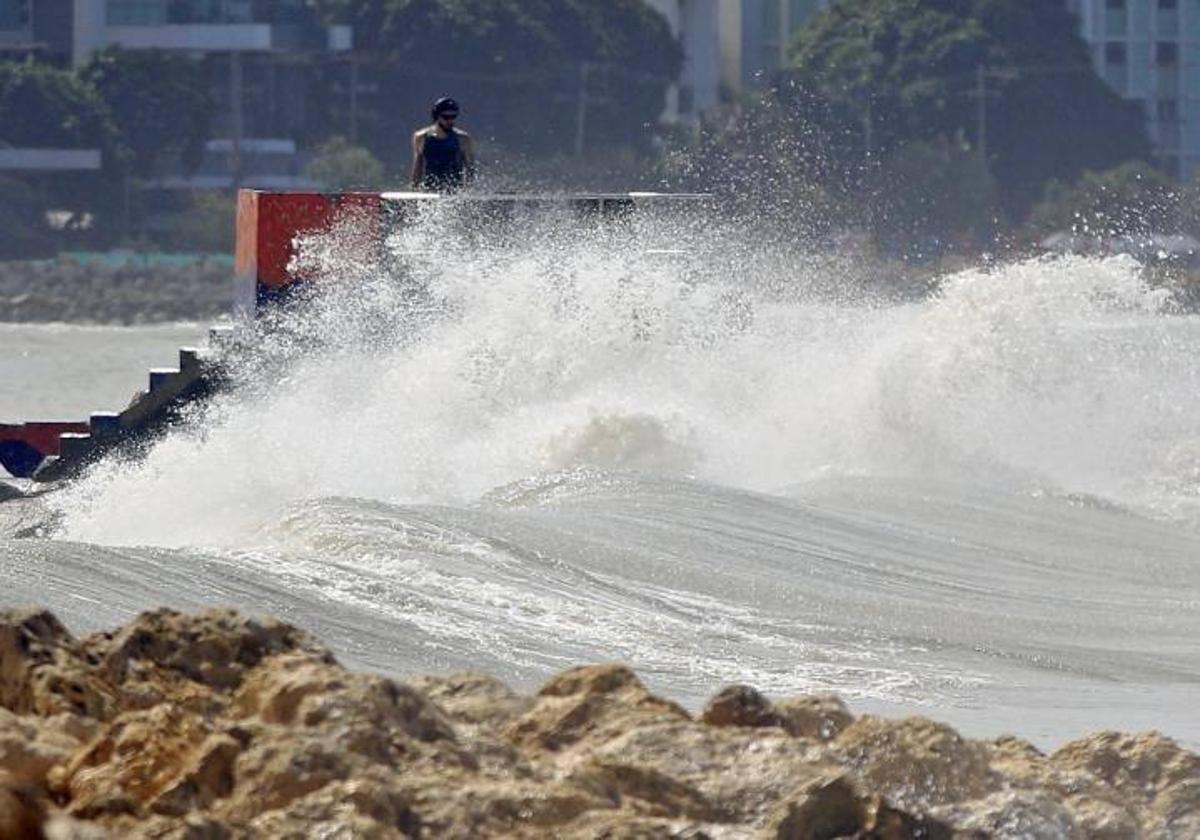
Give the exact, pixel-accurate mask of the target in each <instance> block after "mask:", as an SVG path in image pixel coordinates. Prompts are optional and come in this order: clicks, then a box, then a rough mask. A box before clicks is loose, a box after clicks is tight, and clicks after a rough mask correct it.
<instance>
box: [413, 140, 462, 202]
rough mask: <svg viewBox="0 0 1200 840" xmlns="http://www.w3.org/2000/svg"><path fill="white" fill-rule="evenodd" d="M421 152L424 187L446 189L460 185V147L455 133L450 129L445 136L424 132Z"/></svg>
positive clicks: (453, 188)
mask: <svg viewBox="0 0 1200 840" xmlns="http://www.w3.org/2000/svg"><path fill="white" fill-rule="evenodd" d="M421 154H422V155H423V156H424V158H425V177H424V180H423V181H422V183H423V184H424V185H425V189H427V190H440V191H446V190H455V189H458V188H459V187H461V186H462V184H463V159H462V149H461V148H460V146H459V142H458V135H457V134H456V133H454V132H453V131H451V132H450V133H449V134H447V135H446V136H445V137H436V136H434V135H433V134H432V133H429V134H426V135H425V145H424V146H422V148H421Z"/></svg>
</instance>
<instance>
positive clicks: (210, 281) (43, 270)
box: [0, 254, 233, 325]
mask: <svg viewBox="0 0 1200 840" xmlns="http://www.w3.org/2000/svg"><path fill="white" fill-rule="evenodd" d="M232 300H233V268H232V265H231V264H229V263H228V261H223V260H217V259H194V260H178V261H176V262H159V263H153V262H150V261H148V260H147V259H144V258H138V256H137V255H135V254H131V255H129V258H128V259H127V260H124V261H122V260H120V259H114V260H110V261H99V260H85V261H81V260H78V259H75V258H72V257H69V256H62V257H58V258H56V259H53V260H31V261H27V262H0V321H3V322H10V323H13V322H26V323H32V322H48V321H55V322H59V321H61V322H67V323H82V324H121V325H127V324H153V323H162V322H169V321H198V320H205V319H208V318H217V317H220V316H221V315H223V314H226V313H227V312H229V309H230V306H231V304H232Z"/></svg>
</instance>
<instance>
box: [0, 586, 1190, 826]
mask: <svg viewBox="0 0 1200 840" xmlns="http://www.w3.org/2000/svg"><path fill="white" fill-rule="evenodd" d="M490 836H505V837H527V838H535V837H568V838H569V837H578V838H585V837H588V838H590V837H609V838H656V837H688V838H702V837H711V838H732V837H768V838H832V837H858V838H907V837H924V838H968V837H989V836H996V837H1038V838H1043V837H1044V838H1056V837H1062V838H1092V837H1099V838H1127V837H1155V838H1157V837H1180V838H1183V837H1196V836H1200V758H1198V757H1197V756H1196V755H1193V754H1192V753H1189V752H1187V751H1185V750H1182V749H1180V748H1179V747H1178V746H1177V745H1176V744H1175V743H1174V742H1172V741H1171V740H1170V739H1167V738H1164V737H1162V736H1161V735H1158V734H1156V733H1148V734H1142V735H1136V736H1131V735H1121V734H1117V733H1099V734H1096V735H1093V736H1090V737H1088V738H1084V739H1081V740H1078V741H1075V742H1072V743H1070V744H1067V745H1066V746H1064V747H1063V748H1062V749H1060V750H1058V751H1057V752H1056V753H1054V754H1052V755H1045V754H1043V753H1041V752H1039V751H1038V750H1037V749H1035V748H1034V747H1033V746H1031V745H1030V744H1028V743H1025V742H1023V741H1020V740H1017V739H1015V738H1001V739H998V740H995V741H973V740H968V739H965V738H963V737H961V736H959V735H958V734H957V733H956V732H954V731H953V730H952V729H950V728H949V727H946V726H944V725H941V724H938V723H934V722H933V721H930V720H926V719H923V718H909V719H906V720H885V719H881V718H876V717H869V716H867V717H861V718H858V719H855V718H854V717H853V716H852V715H851V714H850V713H849V712H848V711H847V710H846V707H845V706H844V705H843V704H842V703H841V702H840V701H839V700H837V699H836V698H834V697H829V696H818V697H800V698H792V699H788V700H783V701H777V702H773V701H770V700H768V699H767V698H765V697H763V696H762V695H761V694H759V693H758V692H757V691H755V690H754V689H752V688H749V687H746V686H731V687H729V688H726V689H724V690H722V691H721V692H719V693H718V694H717V695H716V696H714V697H713V699H712V700H711V701H710V702H709V704H708V705H707V707H706V708H705V709H704V710H703V712H702V713H701V714H700V715H698V716H695V717H694V716H692V715H690V714H689V713H688V712H687V711H686V710H684V709H683V708H681V707H679V706H678V705H676V704H675V703H672V702H670V701H669V700H666V699H663V698H660V697H656V696H654V695H653V694H651V693H650V692H648V691H647V690H646V689H645V687H644V686H643V685H642V684H641V682H639V680H638V679H637V677H636V676H635V675H634V674H633V673H632V672H630V671H629V670H628V669H627V668H624V667H622V666H620V665H600V666H591V667H583V668H576V669H573V670H570V671H567V672H565V673H563V674H560V675H559V676H557V677H555V678H554V679H552V680H550V682H548V683H547V684H546V685H545V686H544V687H543V688H542V689H541V691H539V692H538V693H537V695H535V696H533V697H526V696H521V695H518V694H516V693H514V692H513V691H511V690H509V689H508V688H507V687H506V686H504V685H503V684H501V683H499V682H497V681H496V680H494V679H491V678H489V677H486V676H483V675H479V674H458V675H453V676H448V677H422V678H418V679H414V680H410V681H408V682H399V681H396V680H392V679H387V678H385V677H381V676H376V675H370V674H353V673H350V672H348V671H346V670H345V669H343V668H342V667H341V666H339V665H338V664H337V663H336V661H335V660H334V658H333V656H332V655H331V654H330V653H329V651H328V650H327V649H325V648H324V647H323V646H322V645H320V644H319V643H318V642H317V641H316V640H314V639H313V638H311V637H310V636H308V635H307V634H305V633H304V632H303V631H301V630H298V629H296V628H294V627H291V626H289V625H287V624H283V623H280V622H276V621H271V620H255V619H251V618H247V617H245V616H242V615H239V614H237V613H234V612H231V611H209V612H205V613H201V614H199V615H183V614H180V613H176V612H173V611H170V610H159V611H156V612H151V613H146V614H143V615H142V616H140V617H139V618H138V619H136V620H135V621H133V622H131V623H130V624H129V625H128V626H126V627H124V628H122V629H120V630H117V631H115V632H111V633H101V634H97V635H94V636H90V637H87V638H82V639H77V638H75V637H74V636H72V635H71V634H70V632H69V631H68V630H67V629H66V628H65V627H63V625H62V624H61V623H60V622H59V621H58V620H57V619H56V618H55V617H54V616H53V615H51V614H50V613H48V612H46V611H37V610H28V611H8V612H0V837H4V838H10V837H11V838H26V837H28V838H39V837H47V838H76V839H77V840H87V839H88V838H97V840H98V839H99V838H118V837H120V838H125V837H134V838H136V837H141V838H179V839H180V840H182V839H183V838H189V840H190V839H191V838H194V839H195V840H208V839H209V838H211V840H221V838H235V837H236V838H240V837H270V838H307V837H331V838H332V837H338V838H343V837H344V838H352V837H353V838H360V837H361V838H391V837H425V838H431V837H462V838H468V837H490Z"/></svg>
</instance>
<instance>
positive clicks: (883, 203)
mask: <svg viewBox="0 0 1200 840" xmlns="http://www.w3.org/2000/svg"><path fill="white" fill-rule="evenodd" d="M880 183H881V185H882V190H881V193H882V195H881V200H880V202H879V207H880V214H881V216H880V218H879V219H878V220H877V221H876V224H875V228H876V230H877V232H878V233H879V235H880V236H881V237H882V238H884V239H886V240H890V241H893V242H902V243H917V244H921V243H930V242H934V241H940V240H944V239H947V238H950V239H962V238H965V237H986V236H987V235H988V234H990V233H991V231H992V228H993V227H994V223H995V216H996V183H995V180H994V179H993V178H992V176H991V173H989V172H988V168H987V165H986V163H985V162H984V160H983V159H982V157H980V155H979V154H978V153H977V152H975V151H973V150H971V149H968V148H964V147H963V146H962V145H961V144H958V143H950V142H945V141H931V142H915V143H910V144H908V145H906V146H902V147H900V148H899V149H898V150H896V151H895V152H894V153H893V154H892V155H891V156H890V157H889V158H888V160H887V161H886V162H885V163H884V165H883V167H882V172H881V181H880Z"/></svg>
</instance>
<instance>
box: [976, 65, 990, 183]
mask: <svg viewBox="0 0 1200 840" xmlns="http://www.w3.org/2000/svg"><path fill="white" fill-rule="evenodd" d="M975 97H976V98H977V99H978V100H979V101H978V102H976V103H975V107H976V109H977V110H976V112H975V121H976V126H975V132H976V140H975V142H976V145H978V146H979V155H980V157H982V158H983V159H984V160H987V68H986V67H984V66H983V65H982V64H979V65H977V66H976V67H975Z"/></svg>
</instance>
